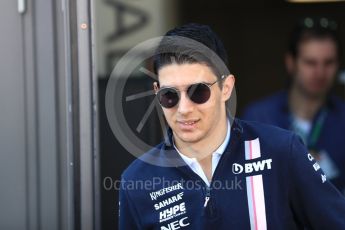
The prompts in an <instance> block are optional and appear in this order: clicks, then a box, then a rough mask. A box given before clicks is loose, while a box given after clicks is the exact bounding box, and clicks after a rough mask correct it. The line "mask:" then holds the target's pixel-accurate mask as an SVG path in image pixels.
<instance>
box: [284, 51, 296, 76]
mask: <svg viewBox="0 0 345 230" xmlns="http://www.w3.org/2000/svg"><path fill="white" fill-rule="evenodd" d="M285 67H286V71H287V72H288V74H289V75H291V76H292V75H294V72H295V68H296V67H295V58H294V57H293V56H292V54H290V53H287V54H285Z"/></svg>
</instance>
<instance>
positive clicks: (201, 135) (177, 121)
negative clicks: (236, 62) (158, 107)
mask: <svg viewBox="0 0 345 230" xmlns="http://www.w3.org/2000/svg"><path fill="white" fill-rule="evenodd" d="M158 76H159V85H160V87H161V88H163V87H174V88H176V89H178V90H179V91H180V92H181V95H180V100H179V103H178V104H177V105H176V106H174V107H173V108H169V109H167V108H164V107H163V112H164V115H165V118H166V120H167V122H168V124H169V126H170V127H171V128H172V130H173V133H174V137H175V138H179V140H180V141H183V142H185V143H197V142H199V141H202V140H203V139H205V138H207V137H210V136H211V135H212V133H214V132H216V130H217V128H219V125H220V123H221V121H225V118H226V110H225V101H226V100H227V99H228V98H229V97H230V94H231V90H232V87H233V77H231V76H230V77H228V78H226V79H225V80H224V81H223V83H224V85H223V87H222V89H220V87H219V85H218V83H216V84H214V85H213V86H211V96H210V98H209V99H208V101H207V102H205V103H203V104H196V103H194V102H192V101H191V100H190V99H189V97H188V95H187V92H186V89H187V87H188V86H189V85H191V84H195V83H201V82H203V83H213V82H215V81H216V80H217V77H216V76H215V75H214V73H213V72H212V70H211V69H210V68H209V67H208V66H206V65H204V64H197V63H196V64H181V65H180V64H169V65H166V66H164V67H162V68H161V69H160V70H159V72H158ZM229 78H231V79H229ZM231 84H232V85H231ZM222 125H224V124H222Z"/></svg>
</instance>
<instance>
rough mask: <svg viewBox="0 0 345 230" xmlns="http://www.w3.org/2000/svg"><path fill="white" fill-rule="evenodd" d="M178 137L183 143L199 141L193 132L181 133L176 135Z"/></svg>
mask: <svg viewBox="0 0 345 230" xmlns="http://www.w3.org/2000/svg"><path fill="white" fill-rule="evenodd" d="M177 136H178V139H180V141H182V142H184V143H186V144H187V143H189V144H195V143H197V142H199V141H200V137H199V136H197V135H196V134H195V133H190V134H183V135H177Z"/></svg>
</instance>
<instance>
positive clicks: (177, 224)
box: [161, 217, 190, 230]
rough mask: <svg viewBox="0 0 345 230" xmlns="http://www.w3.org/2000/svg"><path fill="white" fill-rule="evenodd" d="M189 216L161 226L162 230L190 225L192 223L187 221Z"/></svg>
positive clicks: (174, 229) (173, 229) (172, 229)
mask: <svg viewBox="0 0 345 230" xmlns="http://www.w3.org/2000/svg"><path fill="white" fill-rule="evenodd" d="M187 219H188V217H184V218H182V219H180V220H176V221H174V222H171V223H170V224H168V225H167V226H161V230H176V229H180V228H183V227H186V226H188V225H189V224H190V223H189V222H187Z"/></svg>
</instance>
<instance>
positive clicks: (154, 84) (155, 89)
mask: <svg viewBox="0 0 345 230" xmlns="http://www.w3.org/2000/svg"><path fill="white" fill-rule="evenodd" d="M153 90H154V91H155V93H157V92H158V90H159V86H158V82H156V81H155V82H153Z"/></svg>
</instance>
